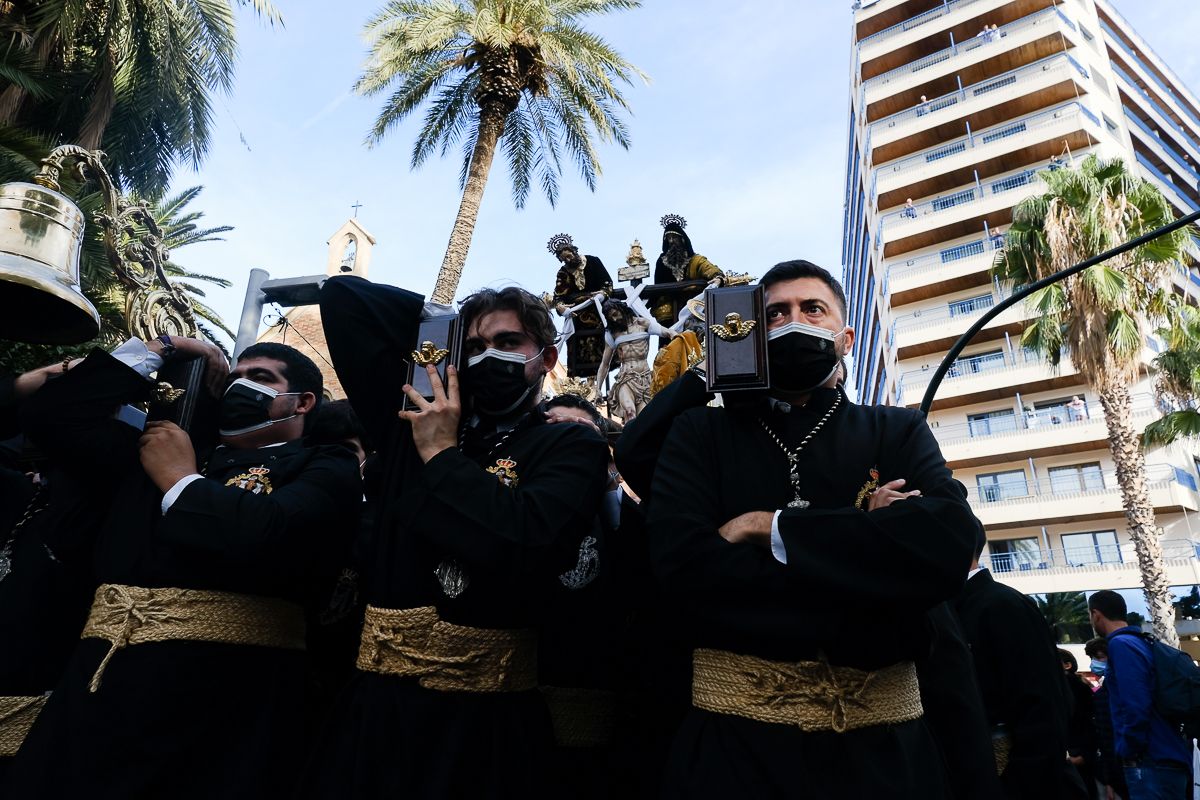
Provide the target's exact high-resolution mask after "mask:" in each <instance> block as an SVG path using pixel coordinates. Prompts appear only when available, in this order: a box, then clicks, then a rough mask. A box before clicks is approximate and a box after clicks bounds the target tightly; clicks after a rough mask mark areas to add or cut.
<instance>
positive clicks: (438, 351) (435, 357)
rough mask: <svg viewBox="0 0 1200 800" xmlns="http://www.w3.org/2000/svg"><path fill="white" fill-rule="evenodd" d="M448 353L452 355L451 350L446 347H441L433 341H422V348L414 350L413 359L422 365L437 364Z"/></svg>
mask: <svg viewBox="0 0 1200 800" xmlns="http://www.w3.org/2000/svg"><path fill="white" fill-rule="evenodd" d="M448 355H450V351H449V350H447V349H446V348H444V347H441V348H439V347H438V346H437V345H435V344H434V343H433V342H421V349H420V350H413V352H412V357H413V361H415V362H416V363H417V365H418V366H421V367H428V366H430V365H433V366H437V365H438V364H440V363H442V361H443V360H444V359H445V358H446V356H448Z"/></svg>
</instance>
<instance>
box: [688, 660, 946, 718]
mask: <svg viewBox="0 0 1200 800" xmlns="http://www.w3.org/2000/svg"><path fill="white" fill-rule="evenodd" d="M692 664H693V667H694V669H695V672H694V675H693V678H692V705H694V706H696V708H702V709H704V710H706V711H713V712H716V713H718V714H734V715H736V716H739V717H745V718H747V719H753V720H757V721H759V722H773V723H777V724H780V725H796V726H798V727H799V728H800V730H802V731H829V730H832V731H836V732H837V733H845V732H846V731H852V730H854V729H855V728H865V727H868V726H870V725H887V724H892V723H897V722H907V721H909V720H913V719H917V718H918V717H920V716H921V714H922V713H923V711H922V708H921V693H920V689H919V686H918V684H917V669H916V666H915V665H914V664H913V663H912V662H911V661H902V662H900V663H899V664H893V665H892V666H890V667H884V668H883V669H877V670H874V671H873V672H866V671H864V670H860V669H853V668H851V667H835V666H833V665H831V664H829V663H828V662H826V661H824V660H822V661H799V662H795V663H788V662H783V661H767V660H766V659H764V658H757V657H755V656H743V655H737V654H734V653H727V652H725V651H723V650H696V651H695V653H694V654H693V656H692Z"/></svg>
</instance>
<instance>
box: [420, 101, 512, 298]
mask: <svg viewBox="0 0 1200 800" xmlns="http://www.w3.org/2000/svg"><path fill="white" fill-rule="evenodd" d="M507 118H508V113H507V112H506V111H505V110H504V109H503V108H502V107H501V106H500V105H499V104H498V103H487V104H486V105H485V106H484V107H483V108H481V109H480V110H479V136H478V138H477V139H476V140H475V150H474V151H473V152H472V153H471V168H470V169H469V170H468V172H467V182H466V185H464V186H463V194H462V202H460V203H459V204H458V216H457V217H455V218H454V228H453V229H452V230H451V231H450V243H449V244H447V245H446V256H445V257H444V258H443V259H442V266H441V268H440V269H439V270H438V276H437V282H436V283H435V284H434V286H433V296H432V297H431V298H430V299H431V300H432V301H433V302H435V303H451V302H453V301H454V293H455V292H456V291H457V290H458V282H459V281H460V280H462V273H463V267H464V266H465V265H466V263H467V251H468V250H470V248H471V235H472V234H473V233H474V232H475V220H476V219H477V218H478V217H479V204H480V202H481V201H482V200H483V190H484V187H486V186H487V179H488V173H489V172H490V171H491V169H492V159H493V158H495V156H496V144H497V143H498V142H499V141H500V135H501V134H502V133H504V121H505V120H506V119H507Z"/></svg>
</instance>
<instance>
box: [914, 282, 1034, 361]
mask: <svg viewBox="0 0 1200 800" xmlns="http://www.w3.org/2000/svg"><path fill="white" fill-rule="evenodd" d="M1009 294H1010V292H1009V291H1008V289H1007V288H1005V289H1003V290H1001V291H999V292H997V291H995V289H993V290H992V292H991V293H989V294H985V295H982V296H980V297H975V298H970V299H966V300H958V301H954V302H950V303H946V304H944V305H940V306H935V307H934V308H926V309H922V310H921V311H914V312H912V313H909V314H904V315H902V316H898V317H896V319H895V321H894V322H893V323H892V337H891V341H892V343H893V345H894V346H895V348H896V358H897V359H899V360H904V359H907V358H915V357H917V356H924V355H930V354H933V353H937V352H939V351H945V350H949V349H950V346H951V345H952V344H954V342H955V340H957V339H958V337H960V336H962V335H963V334H964V333H966V332H967V328H969V327H971V326H972V325H973V324H975V320H977V319H979V318H980V317H981V316H983V315H984V314H985V313H987V312H988V311H989V310H991V308H992V307H993V306H994V305H996V303H998V302H999V301H1000V300H1001V299H1003V298H1005V297H1008V295H1009ZM1034 313H1035V312H1034V311H1033V309H1032V308H1030V307H1029V304H1028V303H1018V304H1017V305H1015V306H1013V307H1012V308H1009V309H1006V310H1005V311H1004V312H1003V313H1001V314H1000V315H999V316H997V317H996V318H995V319H993V320H992V321H991V322H989V323H988V324H987V325H985V326H984V327H983V329H981V330H980V331H979V333H978V334H976V336H975V340H974V343H975V344H980V343H982V342H987V341H993V340H996V339H1003V338H1004V336H1005V334H1008V335H1009V336H1016V335H1018V334H1020V333H1021V331H1022V330H1024V328H1025V323H1026V322H1027V321H1029V320H1030V319H1032V318H1033V315H1034Z"/></svg>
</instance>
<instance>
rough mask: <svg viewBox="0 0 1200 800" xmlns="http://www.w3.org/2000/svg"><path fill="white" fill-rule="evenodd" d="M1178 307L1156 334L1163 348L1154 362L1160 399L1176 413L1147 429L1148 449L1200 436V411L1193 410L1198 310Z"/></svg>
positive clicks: (1198, 376) (1198, 389)
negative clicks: (1172, 407)
mask: <svg viewBox="0 0 1200 800" xmlns="http://www.w3.org/2000/svg"><path fill="white" fill-rule="evenodd" d="M1178 305H1179V307H1178V308H1177V309H1176V310H1175V313H1174V314H1172V315H1171V317H1170V321H1169V323H1168V324H1167V325H1166V326H1165V327H1163V328H1160V329H1159V331H1158V335H1159V336H1161V337H1162V339H1163V341H1164V342H1165V343H1166V349H1165V350H1163V351H1162V352H1161V353H1159V354H1158V355H1157V356H1156V357H1155V359H1154V366H1156V367H1157V368H1158V382H1157V385H1156V387H1155V388H1156V392H1157V394H1158V396H1159V399H1160V400H1162V401H1164V402H1165V403H1168V404H1170V405H1171V406H1174V407H1175V408H1176V409H1177V410H1175V411H1171V412H1170V413H1168V414H1165V415H1164V416H1163V417H1162V418H1161V419H1158V420H1155V421H1154V422H1152V423H1150V424H1149V425H1147V426H1146V433H1145V438H1144V444H1145V445H1146V446H1147V447H1151V446H1155V445H1168V444H1171V443H1172V442H1174V441H1175V440H1176V439H1185V438H1195V437H1197V436H1200V410H1197V408H1196V405H1197V401H1198V400H1200V310H1197V309H1196V307H1195V306H1190V305H1186V304H1184V303H1179V304H1178Z"/></svg>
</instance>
